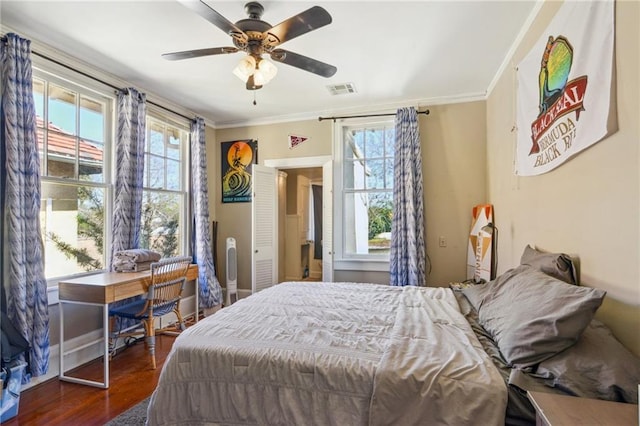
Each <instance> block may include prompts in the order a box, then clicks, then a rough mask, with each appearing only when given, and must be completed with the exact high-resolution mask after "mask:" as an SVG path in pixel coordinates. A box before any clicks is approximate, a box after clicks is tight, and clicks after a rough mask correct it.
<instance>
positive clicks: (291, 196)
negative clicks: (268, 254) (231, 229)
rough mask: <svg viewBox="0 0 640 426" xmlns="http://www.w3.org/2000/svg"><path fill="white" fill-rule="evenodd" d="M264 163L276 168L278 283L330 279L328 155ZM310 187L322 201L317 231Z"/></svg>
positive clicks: (330, 225) (329, 175) (329, 176)
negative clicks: (318, 193) (317, 193)
mask: <svg viewBox="0 0 640 426" xmlns="http://www.w3.org/2000/svg"><path fill="white" fill-rule="evenodd" d="M265 166H267V167H273V168H275V169H277V171H278V173H277V182H278V183H277V185H278V190H277V193H278V202H277V206H278V212H277V220H276V222H277V227H278V265H277V267H278V274H277V276H278V282H283V281H300V280H311V281H323V280H324V281H332V280H333V273H332V272H333V268H332V264H333V262H332V254H333V253H332V251H331V240H332V238H331V232H332V214H331V213H332V206H333V200H332V199H331V196H332V194H331V188H330V186H331V182H332V180H333V179H332V176H331V173H332V168H331V157H330V156H319V157H303V158H293V159H280V160H265ZM327 182H328V185H327ZM314 186H316V192H318V189H319V188H317V187H321V190H320V193H321V194H322V195H321V198H322V200H323V209H322V210H321V211H320V212H319V213H317V214H319V215H320V218H319V225H320V227H321V228H322V230H321V232H316V231H319V230H318V229H317V228H316V225H315V219H316V217H315V215H316V213H314V212H313V211H314V202H313V198H314V195H313V187H314ZM316 199H317V195H316ZM329 265H330V266H331V267H329Z"/></svg>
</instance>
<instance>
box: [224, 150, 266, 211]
mask: <svg viewBox="0 0 640 426" xmlns="http://www.w3.org/2000/svg"><path fill="white" fill-rule="evenodd" d="M220 146H221V148H222V155H221V156H220V158H221V161H222V166H221V168H220V170H221V173H222V202H223V203H243V202H248V201H251V165H252V164H258V141H257V140H254V139H246V140H237V141H230V142H222V144H221V145H220Z"/></svg>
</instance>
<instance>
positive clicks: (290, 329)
mask: <svg viewBox="0 0 640 426" xmlns="http://www.w3.org/2000/svg"><path fill="white" fill-rule="evenodd" d="M506 404H507V390H506V386H505V383H504V381H503V379H502V377H501V376H500V373H499V372H498V370H497V369H496V367H495V366H494V365H493V363H492V361H491V359H490V356H489V355H487V353H486V352H485V351H484V350H483V348H482V345H481V344H480V342H479V341H478V339H477V337H476V335H475V334H474V332H473V331H472V329H471V326H470V325H469V323H468V322H467V320H466V319H465V318H464V316H463V315H462V313H461V312H460V309H459V307H458V302H457V301H456V298H455V296H454V295H453V293H452V291H451V290H450V289H445V288H423V287H391V286H382V285H375V284H361V283H312V282H290V283H282V284H278V285H276V286H274V287H271V288H269V289H266V290H263V291H261V292H259V293H256V294H254V295H252V296H251V297H248V298H246V299H242V300H240V301H238V302H236V303H235V304H233V305H231V306H229V307H226V308H224V309H222V310H220V311H219V312H217V313H216V314H215V315H212V316H211V317H208V318H206V319H204V320H202V321H200V322H199V323H197V324H196V325H194V326H192V327H190V328H189V329H187V330H186V331H185V332H183V333H182V334H181V335H180V336H179V337H178V338H177V339H176V341H175V343H174V345H173V348H172V350H171V353H170V354H169V356H168V358H167V360H166V362H165V365H164V367H163V370H162V372H161V375H160V380H159V383H158V386H157V388H156V390H155V391H154V393H153V395H152V397H151V401H150V404H149V409H148V417H147V422H148V424H150V425H169V424H182V425H189V424H261V425H262V424H273V425H279V424H281V425H294V424H300V425H302V424H304V425H388V424H403V425H411V424H429V425H438V424H442V425H452V424H456V425H462V424H482V425H498V424H499V425H503V424H504V421H505V409H506Z"/></svg>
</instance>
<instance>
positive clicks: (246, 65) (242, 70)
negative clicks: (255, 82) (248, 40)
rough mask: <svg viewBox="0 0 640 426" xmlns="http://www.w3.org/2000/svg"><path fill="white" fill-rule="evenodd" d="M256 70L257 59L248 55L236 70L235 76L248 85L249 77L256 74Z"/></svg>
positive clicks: (234, 71)
mask: <svg viewBox="0 0 640 426" xmlns="http://www.w3.org/2000/svg"><path fill="white" fill-rule="evenodd" d="M255 69H256V59H255V58H254V57H253V56H251V55H247V56H245V57H244V58H242V60H241V61H240V63H239V64H238V65H237V66H236V67H235V68H234V70H233V74H234V75H235V76H236V77H238V78H239V79H240V80H242V81H243V82H245V83H246V82H247V80H248V79H249V77H250V76H251V75H253V73H254V72H255Z"/></svg>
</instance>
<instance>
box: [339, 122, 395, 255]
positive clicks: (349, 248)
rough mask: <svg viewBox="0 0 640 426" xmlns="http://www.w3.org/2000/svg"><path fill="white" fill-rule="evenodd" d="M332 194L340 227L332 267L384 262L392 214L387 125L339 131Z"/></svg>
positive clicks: (390, 125) (391, 137) (390, 129)
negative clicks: (336, 195)
mask: <svg viewBox="0 0 640 426" xmlns="http://www.w3.org/2000/svg"><path fill="white" fill-rule="evenodd" d="M337 127H338V134H337V136H338V137H337V138H336V139H337V140H339V144H340V146H339V147H336V152H340V157H339V161H338V163H339V171H338V173H339V175H338V176H337V179H336V189H339V190H340V192H341V195H342V197H341V200H339V202H340V203H341V207H340V208H338V210H337V211H341V212H342V217H341V218H340V220H341V223H340V224H336V228H337V230H338V229H340V231H339V233H338V234H337V235H340V236H341V239H342V241H341V242H340V240H338V241H337V242H338V246H337V247H336V255H337V256H336V257H337V259H336V260H337V261H338V262H339V261H340V260H356V261H357V260H361V261H363V260H368V261H388V260H389V250H390V243H391V216H392V214H393V154H394V145H395V124H394V122H393V121H382V122H380V121H378V122H366V123H360V124H354V125H345V124H343V125H340V126H337Z"/></svg>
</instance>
